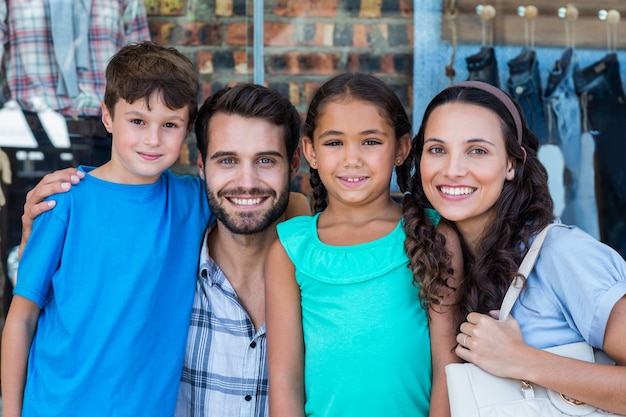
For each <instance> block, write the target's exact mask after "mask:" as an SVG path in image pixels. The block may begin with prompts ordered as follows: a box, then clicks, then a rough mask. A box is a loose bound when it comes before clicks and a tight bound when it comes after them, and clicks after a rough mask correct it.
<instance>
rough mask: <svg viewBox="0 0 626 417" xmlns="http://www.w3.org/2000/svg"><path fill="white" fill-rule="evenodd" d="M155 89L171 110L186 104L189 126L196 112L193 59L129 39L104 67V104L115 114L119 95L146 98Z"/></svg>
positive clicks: (196, 86)
mask: <svg viewBox="0 0 626 417" xmlns="http://www.w3.org/2000/svg"><path fill="white" fill-rule="evenodd" d="M155 91H156V92H158V93H159V95H160V97H161V99H162V100H163V102H164V103H165V105H166V106H167V107H169V108H170V109H173V110H177V109H181V108H183V107H185V106H188V107H189V125H188V126H187V127H188V128H191V126H192V125H193V123H194V121H195V119H196V115H197V112H198V91H199V82H198V72H197V71H196V68H195V66H194V65H193V63H192V62H191V61H190V60H189V58H187V57H186V56H184V55H183V54H182V53H180V51H178V50H177V49H175V48H171V47H165V46H161V45H158V44H156V43H154V42H151V41H144V42H141V43H131V44H128V45H126V46H124V47H122V49H120V50H119V51H118V52H117V53H116V54H115V55H113V57H112V58H111V60H110V61H109V63H108V65H107V68H106V88H105V92H104V104H105V106H107V109H108V110H109V112H110V113H111V116H114V114H113V112H114V109H115V104H116V103H117V102H118V100H120V99H124V100H126V101H127V102H128V103H133V102H134V101H135V100H141V99H145V100H146V105H147V106H148V109H149V108H150V96H151V95H152V93H154V92H155Z"/></svg>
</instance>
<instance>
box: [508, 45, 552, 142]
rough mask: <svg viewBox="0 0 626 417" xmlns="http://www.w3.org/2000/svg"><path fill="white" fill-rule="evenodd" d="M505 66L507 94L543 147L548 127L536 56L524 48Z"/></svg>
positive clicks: (530, 50)
mask: <svg viewBox="0 0 626 417" xmlns="http://www.w3.org/2000/svg"><path fill="white" fill-rule="evenodd" d="M507 65H508V66H509V79H508V81H507V87H508V89H509V93H510V94H511V96H512V97H513V98H514V99H515V100H516V101H517V103H518V104H519V105H520V107H521V108H522V113H524V118H525V119H526V122H527V123H528V127H529V128H530V130H532V131H533V132H534V133H535V135H537V138H539V144H540V145H543V144H545V143H546V141H547V139H548V127H547V125H546V116H545V114H544V108H543V102H542V96H541V77H540V76H539V63H538V62H537V54H536V53H535V51H534V50H532V49H526V48H524V49H523V50H522V52H521V53H520V54H519V55H518V56H517V57H515V58H513V59H511V60H510V61H508V62H507Z"/></svg>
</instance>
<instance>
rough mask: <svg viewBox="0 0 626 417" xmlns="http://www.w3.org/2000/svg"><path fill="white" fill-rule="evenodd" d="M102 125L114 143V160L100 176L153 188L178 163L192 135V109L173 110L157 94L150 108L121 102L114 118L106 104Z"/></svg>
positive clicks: (137, 103)
mask: <svg viewBox="0 0 626 417" xmlns="http://www.w3.org/2000/svg"><path fill="white" fill-rule="evenodd" d="M102 123H103V124H104V126H105V127H106V129H107V130H108V131H109V132H111V133H112V136H113V142H112V146H111V160H110V161H109V162H107V163H106V164H105V165H104V166H103V167H101V169H99V171H98V172H100V174H97V175H99V176H100V177H101V178H103V179H106V180H108V181H112V182H118V183H123V184H150V183H154V182H155V181H156V180H157V179H158V178H159V176H160V175H161V173H162V172H163V171H164V170H166V169H167V168H169V167H171V166H172V165H173V164H174V163H175V162H176V161H177V160H178V158H179V156H180V149H181V147H182V145H183V142H184V140H185V137H187V133H188V130H187V126H188V124H189V109H188V108H187V107H183V108H180V109H177V110H172V109H170V108H169V107H167V106H166V105H165V103H164V102H163V101H162V100H161V97H160V96H159V94H158V92H154V93H153V94H152V95H151V96H150V108H148V105H147V103H146V100H144V99H140V100H135V101H134V102H133V103H128V102H127V101H126V100H123V99H120V100H118V102H117V104H116V105H115V111H114V113H113V114H111V112H109V109H108V108H107V107H106V106H105V105H104V104H103V105H102ZM94 172H95V171H94Z"/></svg>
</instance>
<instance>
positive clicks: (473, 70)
mask: <svg viewBox="0 0 626 417" xmlns="http://www.w3.org/2000/svg"><path fill="white" fill-rule="evenodd" d="M465 62H466V64H467V71H468V73H469V75H468V78H467V79H468V80H470V81H484V82H486V83H489V84H491V85H494V86H496V87H498V88H499V87H500V76H499V75H498V61H497V60H496V51H495V50H494V49H493V47H490V46H483V47H481V48H480V51H478V52H477V53H476V54H474V55H470V56H468V57H466V58H465Z"/></svg>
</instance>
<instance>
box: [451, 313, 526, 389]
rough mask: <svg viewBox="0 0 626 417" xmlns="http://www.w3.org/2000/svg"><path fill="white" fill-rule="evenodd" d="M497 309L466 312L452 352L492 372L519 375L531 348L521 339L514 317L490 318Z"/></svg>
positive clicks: (509, 376) (517, 376)
mask: <svg viewBox="0 0 626 417" xmlns="http://www.w3.org/2000/svg"><path fill="white" fill-rule="evenodd" d="M497 313H498V312H497V311H492V312H490V315H486V314H479V313H470V314H468V316H467V321H466V322H465V323H463V324H461V328H460V330H461V332H460V333H459V334H458V335H457V336H456V341H457V343H458V345H457V347H456V349H455V352H456V354H457V355H458V356H459V357H460V358H461V359H463V360H465V361H467V362H471V363H473V364H475V365H477V366H478V367H480V368H482V369H484V370H485V371H487V372H489V373H491V374H493V375H497V376H501V377H508V378H518V379H522V375H521V372H522V371H523V366H524V357H525V355H526V354H527V352H528V349H533V348H531V347H529V346H527V345H526V344H525V343H524V338H523V337H522V332H521V330H520V327H519V324H518V323H517V320H515V319H514V318H513V317H509V318H507V319H506V320H503V321H499V320H497V319H496V318H494V317H497Z"/></svg>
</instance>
